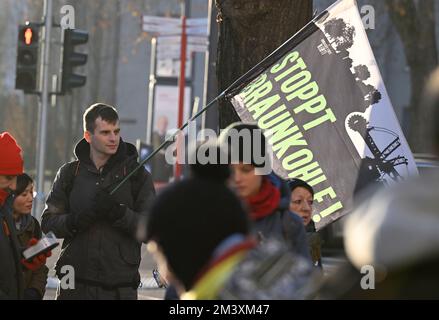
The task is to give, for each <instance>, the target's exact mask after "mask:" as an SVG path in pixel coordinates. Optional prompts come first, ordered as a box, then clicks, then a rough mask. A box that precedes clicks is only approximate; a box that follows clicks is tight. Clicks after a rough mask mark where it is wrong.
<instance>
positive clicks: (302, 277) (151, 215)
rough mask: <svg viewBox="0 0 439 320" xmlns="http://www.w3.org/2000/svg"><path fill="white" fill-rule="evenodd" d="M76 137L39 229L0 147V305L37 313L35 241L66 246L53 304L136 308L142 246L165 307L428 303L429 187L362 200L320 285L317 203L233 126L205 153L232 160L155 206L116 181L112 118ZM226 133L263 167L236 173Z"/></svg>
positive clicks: (141, 176) (101, 112)
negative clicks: (370, 282) (372, 280)
mask: <svg viewBox="0 0 439 320" xmlns="http://www.w3.org/2000/svg"><path fill="white" fill-rule="evenodd" d="M438 75H439V73H436V74H435V75H434V76H433V78H432V80H431V82H430V87H429V88H430V91H429V92H430V98H431V99H429V100H428V101H429V103H430V104H431V105H432V106H434V110H435V116H434V117H432V119H439V76H438ZM83 127H84V138H83V139H82V140H81V141H80V142H78V144H77V145H76V147H75V150H74V152H75V157H76V159H75V160H74V161H71V162H68V163H66V164H64V165H63V166H62V167H61V168H60V169H59V170H58V173H57V175H56V177H55V180H54V182H53V185H52V189H51V191H50V193H49V195H48V197H47V199H46V206H45V209H44V212H43V213H42V219H41V225H40V223H39V221H38V220H37V219H35V218H34V217H33V216H32V215H31V211H32V204H33V198H34V197H33V194H34V185H33V180H32V178H31V177H30V176H29V175H27V174H26V173H24V172H23V165H24V164H23V155H22V150H21V148H20V146H19V145H18V144H17V142H16V140H15V139H14V138H13V137H12V136H11V135H10V134H9V133H7V132H4V133H1V134H0V219H1V228H0V299H34V300H38V299H43V297H44V294H45V287H46V282H47V275H48V268H47V266H46V259H47V258H48V257H49V256H50V255H51V252H50V251H47V252H44V253H41V254H39V255H36V256H35V257H33V258H30V259H25V258H24V256H23V251H24V250H25V249H27V248H29V247H32V246H34V245H35V244H36V243H37V242H38V240H39V239H41V238H42V236H43V232H44V233H48V232H53V233H54V234H55V236H56V237H57V238H60V239H63V244H62V250H61V253H60V255H59V257H58V259H57V263H56V266H55V270H56V275H57V276H58V278H59V279H62V277H63V275H64V273H63V272H64V271H63V267H65V266H70V267H73V269H74V270H75V277H74V281H75V285H74V288H71V287H63V285H62V281H61V282H60V285H59V287H58V290H57V299H60V300H62V299H75V300H77V299H108V300H119V299H129V300H134V299H137V289H138V287H139V284H140V274H139V266H140V261H141V254H140V250H141V246H142V243H145V244H147V248H148V251H149V252H150V253H151V254H152V256H153V257H154V259H155V261H156V262H157V265H158V270H159V272H160V275H161V277H162V278H163V279H164V281H165V282H166V283H167V284H168V285H169V286H168V289H167V293H166V297H167V298H169V299H316V298H317V299H318V298H321V299H325V298H406V297H414V298H420V297H429V298H438V297H439V290H438V289H437V288H436V286H435V281H431V279H436V278H437V273H436V272H435V268H436V267H437V266H438V252H439V250H438V248H439V237H438V234H439V233H438V232H437V227H439V215H438V213H437V208H438V206H437V205H436V204H437V201H438V199H439V197H437V195H436V193H437V188H436V181H437V180H436V179H435V177H434V176H433V177H430V179H429V180H428V181H423V180H417V181H414V182H412V183H411V184H401V186H399V187H397V188H395V189H389V190H387V191H385V192H383V193H382V192H380V193H378V194H375V195H370V196H369V197H367V198H366V201H365V202H363V203H362V204H361V205H359V206H358V207H357V209H356V210H355V212H354V213H352V214H351V215H350V217H349V218H348V220H347V223H346V228H345V248H346V254H347V256H348V258H349V263H348V264H347V265H346V266H343V267H342V268H341V269H340V270H339V272H337V273H335V274H334V275H333V276H329V277H325V276H324V275H323V272H322V256H321V240H320V236H319V233H318V232H317V231H316V228H315V225H314V222H313V221H312V213H313V197H314V190H313V188H312V187H311V186H310V185H309V184H307V183H306V182H305V181H302V180H300V179H292V180H289V181H285V180H284V179H282V178H280V177H279V176H277V175H276V174H275V173H270V174H259V171H258V170H259V169H260V168H261V167H265V166H267V164H268V165H270V163H269V161H270V158H269V157H268V152H267V151H266V150H265V146H266V144H267V142H266V140H265V137H264V135H263V134H253V133H254V132H258V131H261V130H260V129H259V128H258V127H257V126H256V125H254V124H249V123H241V122H239V123H234V124H232V125H230V126H229V127H228V128H227V129H226V130H224V131H223V132H222V134H221V136H220V138H219V140H218V142H217V143H216V144H215V146H214V147H213V148H209V149H208V150H209V152H212V150H214V152H215V153H217V155H218V156H219V155H221V154H222V153H224V152H225V153H226V154H227V155H236V157H235V158H233V159H232V158H229V159H228V160H229V161H228V162H227V163H225V164H224V163H223V164H218V163H203V164H202V163H201V162H199V161H197V162H196V163H195V164H193V165H191V168H190V171H191V174H190V176H189V177H186V178H185V179H183V180H181V181H177V182H174V183H172V184H170V185H169V186H168V187H166V188H164V189H163V190H162V191H161V192H160V193H159V194H158V195H157V196H156V194H155V190H154V185H153V182H152V177H151V175H150V174H149V172H148V171H147V170H146V169H144V168H143V167H141V168H140V169H138V170H137V171H136V172H135V174H133V175H131V176H130V178H129V179H128V178H127V179H125V178H126V177H127V175H129V173H131V172H132V171H133V169H134V168H137V167H138V155H137V151H136V148H135V147H134V146H133V145H132V144H130V143H128V142H125V141H123V140H122V138H121V134H120V126H119V116H118V113H117V111H116V109H115V108H114V107H113V106H110V105H107V104H103V103H96V104H93V105H91V106H90V107H89V108H88V109H87V110H86V111H85V113H84V124H83ZM435 128H436V130H435V131H434V137H433V138H434V139H433V140H434V142H435V143H436V147H438V146H439V131H438V130H437V128H438V126H436V127H435ZM232 131H234V132H238V133H239V132H241V131H248V132H250V133H252V134H250V137H253V139H256V138H255V137H259V138H257V139H260V140H259V141H257V142H258V143H257V144H258V145H260V146H263V147H262V148H260V150H259V152H260V153H261V154H259V155H258V156H257V157H256V156H255V157H251V159H250V161H246V160H247V159H244V157H243V155H244V151H243V150H244V149H246V146H244V144H245V142H244V141H243V140H238V141H236V140H235V141H234V140H232V139H230V132H232ZM247 142H248V141H247ZM253 142H254V141H252V143H250V146H254V145H255V144H254V143H253ZM231 149H234V150H235V151H237V152H226V151H229V150H231ZM199 150H200V149H197V151H199ZM255 152H256V151H255V150H251V154H252V155H255ZM438 154H439V153H438ZM124 179H125V180H126V182H125V183H123V184H120V182H121V181H122V180H124ZM116 186H119V188H117V190H114V189H115V187H116ZM365 265H371V266H373V267H375V268H376V272H377V277H376V279H377V283H376V288H374V290H364V288H361V276H362V274H361V269H362V267H363V266H365ZM426 279H429V280H428V281H426ZM428 283H430V284H431V285H428Z"/></svg>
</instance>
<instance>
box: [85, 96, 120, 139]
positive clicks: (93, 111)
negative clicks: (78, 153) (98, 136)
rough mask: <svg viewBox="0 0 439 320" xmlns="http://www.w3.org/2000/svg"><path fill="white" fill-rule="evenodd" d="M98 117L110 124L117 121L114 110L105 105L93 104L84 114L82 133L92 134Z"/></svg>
mask: <svg viewBox="0 0 439 320" xmlns="http://www.w3.org/2000/svg"><path fill="white" fill-rule="evenodd" d="M99 117H101V119H102V120H104V121H106V122H108V123H111V124H115V123H116V122H117V121H118V120H119V115H118V114H117V111H116V108H114V107H113V106H110V105H109V104H105V103H95V104H92V105H91V106H90V107H88V109H87V110H85V112H84V131H88V132H90V133H94V131H95V129H96V119H97V118H99Z"/></svg>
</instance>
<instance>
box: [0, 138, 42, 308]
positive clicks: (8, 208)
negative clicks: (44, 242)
mask: <svg viewBox="0 0 439 320" xmlns="http://www.w3.org/2000/svg"><path fill="white" fill-rule="evenodd" d="M22 173H23V156H22V153H21V148H20V146H19V145H18V144H17V142H16V141H15V139H14V137H12V136H11V135H10V134H9V133H8V132H3V133H1V134H0V224H1V225H0V300H10V299H13V300H18V299H23V297H24V280H23V271H25V270H26V269H30V270H32V269H37V268H39V267H41V266H42V265H44V264H46V255H45V254H41V255H39V256H37V257H35V258H34V259H33V260H32V261H30V262H25V261H24V259H23V257H22V248H21V246H20V243H19V241H18V238H17V233H16V230H15V227H14V221H13V218H12V211H13V208H12V202H13V200H14V197H13V192H14V190H15V189H16V188H17V176H18V175H21V174H22ZM23 262H24V263H23Z"/></svg>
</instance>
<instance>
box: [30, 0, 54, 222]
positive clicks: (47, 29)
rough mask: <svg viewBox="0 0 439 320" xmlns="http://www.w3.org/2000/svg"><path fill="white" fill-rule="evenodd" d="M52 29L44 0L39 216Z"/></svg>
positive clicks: (36, 211) (48, 3)
mask: <svg viewBox="0 0 439 320" xmlns="http://www.w3.org/2000/svg"><path fill="white" fill-rule="evenodd" d="M51 29H52V0H44V32H43V43H44V44H43V54H42V59H41V69H40V70H41V78H40V80H41V104H40V112H39V117H38V148H37V177H36V178H37V199H36V200H37V201H36V206H34V208H35V209H34V212H33V215H34V216H36V217H37V218H40V215H41V214H42V211H43V209H44V200H45V193H44V180H45V179H44V178H45V164H46V163H45V161H46V139H47V107H48V102H49V59H50V39H51Z"/></svg>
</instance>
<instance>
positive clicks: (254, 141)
mask: <svg viewBox="0 0 439 320" xmlns="http://www.w3.org/2000/svg"><path fill="white" fill-rule="evenodd" d="M220 143H221V146H222V148H223V149H224V151H225V152H226V153H227V156H228V159H229V161H230V163H240V162H241V163H245V164H251V165H253V166H254V167H256V168H262V167H264V166H265V165H266V163H267V161H269V159H268V154H267V145H266V140H265V136H264V134H263V131H262V129H260V128H259V127H258V126H257V125H256V124H254V123H243V122H236V123H233V124H231V125H230V126H228V127H227V128H226V129H224V130H223V131H222V132H221V135H220Z"/></svg>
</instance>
